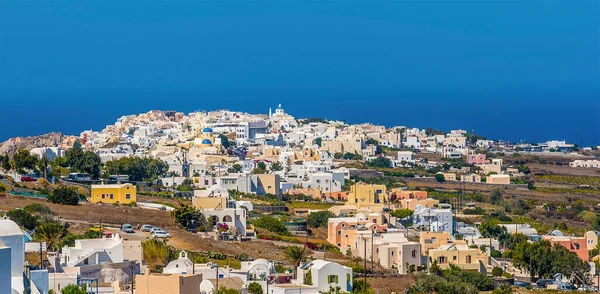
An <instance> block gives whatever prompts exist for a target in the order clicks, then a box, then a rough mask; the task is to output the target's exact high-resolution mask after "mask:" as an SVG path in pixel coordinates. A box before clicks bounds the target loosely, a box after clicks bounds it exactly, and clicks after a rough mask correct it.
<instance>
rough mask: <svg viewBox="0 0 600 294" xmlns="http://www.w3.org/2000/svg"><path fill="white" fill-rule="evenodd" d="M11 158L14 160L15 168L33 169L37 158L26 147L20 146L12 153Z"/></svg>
mask: <svg viewBox="0 0 600 294" xmlns="http://www.w3.org/2000/svg"><path fill="white" fill-rule="evenodd" d="M13 160H14V161H15V167H16V168H17V170H23V169H28V170H33V169H35V163H36V161H37V159H36V158H35V156H33V155H31V154H30V153H29V151H27V149H24V148H21V149H19V150H18V151H17V152H16V153H15V154H14V155H13Z"/></svg>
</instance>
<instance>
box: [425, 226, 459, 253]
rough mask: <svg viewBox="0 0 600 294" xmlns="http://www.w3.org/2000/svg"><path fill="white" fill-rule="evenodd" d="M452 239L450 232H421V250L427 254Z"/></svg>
mask: <svg viewBox="0 0 600 294" xmlns="http://www.w3.org/2000/svg"><path fill="white" fill-rule="evenodd" d="M451 239H452V236H451V235H450V233H448V232H427V231H423V232H421V233H419V243H420V244H421V252H423V254H427V253H428V252H429V250H431V249H437V248H440V246H442V245H444V244H448V242H449V241H450V240H451Z"/></svg>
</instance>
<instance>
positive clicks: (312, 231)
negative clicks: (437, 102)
mask: <svg viewBox="0 0 600 294" xmlns="http://www.w3.org/2000/svg"><path fill="white" fill-rule="evenodd" d="M0 150H2V151H3V153H2V154H0V175H1V176H2V178H1V180H2V184H1V185H0V196H1V197H0V210H1V211H3V213H2V215H4V219H2V220H0V241H1V242H0V255H1V256H2V257H1V259H2V260H5V261H7V262H3V263H2V265H1V266H0V293H43V294H46V293H143V294H146V293H148V294H150V293H160V294H162V293H215V292H218V293H228V294H233V293H252V294H259V293H269V294H277V293H282V294H283V293H287V294H292V293H293V294H295V293H298V294H301V293H302V292H304V293H391V292H395V293H430V292H436V293H478V292H480V291H493V293H512V292H513V291H520V289H521V290H522V289H529V290H531V289H533V291H538V290H540V289H555V290H564V291H568V290H576V289H579V290H590V291H594V290H597V287H598V284H597V281H596V280H597V279H596V277H598V273H597V268H598V265H599V264H600V252H599V248H600V247H599V246H598V232H599V231H600V217H599V212H600V210H599V206H598V196H600V192H599V190H598V189H599V188H600V161H598V159H597V158H598V157H599V156H600V153H599V152H598V146H590V147H583V146H577V145H576V144H569V143H567V142H565V141H548V142H543V143H526V142H518V143H514V142H512V143H511V142H507V141H502V140H492V139H487V138H485V137H483V136H481V135H478V134H475V133H473V131H471V132H469V131H465V130H460V129H457V130H450V131H448V132H446V131H441V130H435V129H432V128H425V129H419V128H410V127H407V126H393V127H385V126H378V125H373V124H369V123H364V124H354V125H351V124H347V123H345V122H343V121H332V120H325V119H321V118H307V119H299V118H295V117H294V116H292V115H291V114H288V113H287V112H286V110H285V109H284V108H283V107H282V105H281V104H280V105H278V107H276V108H275V109H269V110H268V114H248V113H243V112H235V111H228V110H217V111H210V112H206V111H198V112H193V113H190V114H184V113H181V112H175V111H150V112H148V113H143V114H139V115H128V116H123V117H121V118H119V119H118V120H117V121H116V123H115V124H113V125H108V126H106V127H105V128H104V129H103V130H100V131H95V130H86V131H83V132H81V133H80V134H79V135H78V136H63V135H56V134H54V135H52V136H51V137H49V139H48V138H46V139H44V140H41V139H39V140H36V139H35V138H13V139H10V140H9V141H7V142H4V143H3V144H2V145H0ZM9 260H10V262H8V261H9ZM440 282H444V283H447V285H448V286H447V287H450V288H448V289H446V290H442V289H438V288H436V287H439V284H440ZM65 289H68V291H83V292H66V291H67V290H65ZM84 289H85V290H84ZM444 291H446V292H444Z"/></svg>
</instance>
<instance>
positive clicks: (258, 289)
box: [248, 282, 263, 294]
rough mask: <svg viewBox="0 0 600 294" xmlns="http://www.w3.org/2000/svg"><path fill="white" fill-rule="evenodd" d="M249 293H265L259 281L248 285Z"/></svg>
mask: <svg viewBox="0 0 600 294" xmlns="http://www.w3.org/2000/svg"><path fill="white" fill-rule="evenodd" d="M248 293H251V294H262V293H263V289H262V286H261V285H260V284H259V283H257V282H252V283H250V284H249V285H248Z"/></svg>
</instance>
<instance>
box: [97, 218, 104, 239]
mask: <svg viewBox="0 0 600 294" xmlns="http://www.w3.org/2000/svg"><path fill="white" fill-rule="evenodd" d="M98 221H99V222H100V239H102V235H103V233H104V232H103V231H104V230H103V229H102V218H100V219H99V220H98Z"/></svg>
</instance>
